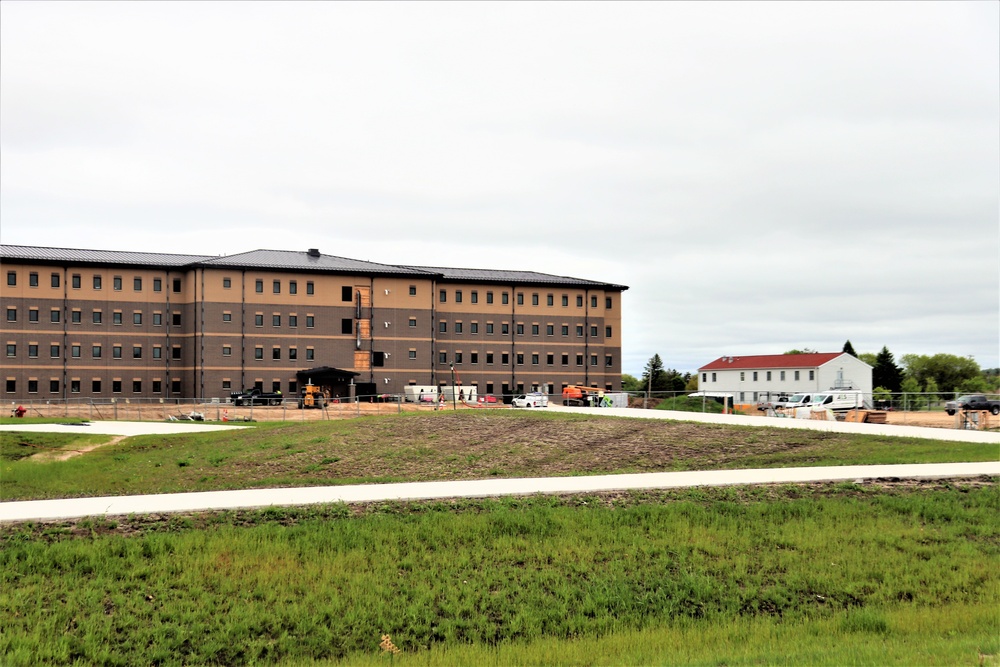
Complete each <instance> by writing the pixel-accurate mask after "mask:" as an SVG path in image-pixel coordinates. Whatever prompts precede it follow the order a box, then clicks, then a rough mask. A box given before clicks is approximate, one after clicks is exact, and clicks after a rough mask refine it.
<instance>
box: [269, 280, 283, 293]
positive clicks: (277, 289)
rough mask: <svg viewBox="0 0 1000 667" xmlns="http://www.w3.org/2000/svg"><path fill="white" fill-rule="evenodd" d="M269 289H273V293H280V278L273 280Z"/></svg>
mask: <svg viewBox="0 0 1000 667" xmlns="http://www.w3.org/2000/svg"><path fill="white" fill-rule="evenodd" d="M271 290H272V291H273V292H274V293H275V294H281V281H280V280H275V281H274V282H273V283H272V286H271Z"/></svg>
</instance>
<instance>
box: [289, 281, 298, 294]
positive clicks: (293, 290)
mask: <svg viewBox="0 0 1000 667" xmlns="http://www.w3.org/2000/svg"><path fill="white" fill-rule="evenodd" d="M288 293H289V294H298V293H299V283H298V281H295V280H289V281H288Z"/></svg>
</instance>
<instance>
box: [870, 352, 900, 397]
mask: <svg viewBox="0 0 1000 667" xmlns="http://www.w3.org/2000/svg"><path fill="white" fill-rule="evenodd" d="M872 384H873V385H874V386H876V387H885V388H886V389H888V390H889V391H891V392H893V393H895V392H898V391H900V389H902V385H903V371H902V370H901V369H900V368H899V366H897V365H896V360H895V359H894V358H893V356H892V352H890V351H889V348H888V347H886V346H883V347H882V351H881V352H879V353H878V356H877V357H875V367H874V368H872Z"/></svg>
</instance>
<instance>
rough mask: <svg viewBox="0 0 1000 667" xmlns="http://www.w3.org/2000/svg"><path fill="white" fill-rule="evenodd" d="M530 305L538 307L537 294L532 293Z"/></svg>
mask: <svg viewBox="0 0 1000 667" xmlns="http://www.w3.org/2000/svg"><path fill="white" fill-rule="evenodd" d="M531 305H532V306H537V305H538V293H534V294H532V295H531Z"/></svg>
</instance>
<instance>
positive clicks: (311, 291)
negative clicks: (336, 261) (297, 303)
mask: <svg viewBox="0 0 1000 667" xmlns="http://www.w3.org/2000/svg"><path fill="white" fill-rule="evenodd" d="M315 292H316V288H315V287H314V286H313V281H311V280H307V281H306V294H307V295H309V296H312V295H313V294H314V293H315Z"/></svg>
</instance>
